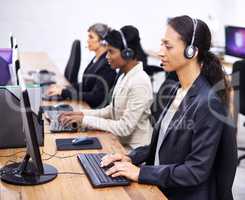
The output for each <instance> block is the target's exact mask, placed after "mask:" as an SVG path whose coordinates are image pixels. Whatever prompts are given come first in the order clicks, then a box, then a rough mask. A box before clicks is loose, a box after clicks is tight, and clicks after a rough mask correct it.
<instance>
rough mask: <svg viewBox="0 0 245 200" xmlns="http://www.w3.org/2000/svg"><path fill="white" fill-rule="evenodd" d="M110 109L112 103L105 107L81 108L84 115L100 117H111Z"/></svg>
mask: <svg viewBox="0 0 245 200" xmlns="http://www.w3.org/2000/svg"><path fill="white" fill-rule="evenodd" d="M111 110H112V105H111V104H109V105H108V106H106V107H105V108H101V109H86V110H85V109H84V110H82V112H83V114H84V115H85V116H94V117H101V118H105V119H108V118H112V116H111Z"/></svg>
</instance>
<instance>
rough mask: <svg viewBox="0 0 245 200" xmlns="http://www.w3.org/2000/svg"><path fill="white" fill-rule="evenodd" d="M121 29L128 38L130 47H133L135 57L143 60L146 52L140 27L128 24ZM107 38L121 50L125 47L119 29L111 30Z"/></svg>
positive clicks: (109, 42)
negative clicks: (141, 41)
mask: <svg viewBox="0 0 245 200" xmlns="http://www.w3.org/2000/svg"><path fill="white" fill-rule="evenodd" d="M120 30H121V31H122V33H123V35H124V37H125V39H126V42H127V46H128V48H131V49H132V50H133V51H134V59H135V58H136V59H137V60H141V61H142V60H143V59H144V58H145V56H146V54H145V52H144V50H143V48H142V46H141V43H140V36H139V31H138V29H137V28H135V27H134V26H131V25H128V26H123V27H122V28H121V29H120ZM105 40H106V41H107V43H108V44H110V45H111V46H113V47H114V48H117V49H120V51H122V50H123V49H124V45H123V41H122V38H121V34H120V32H119V31H117V30H111V31H110V32H109V33H108V34H107V36H106V37H105Z"/></svg>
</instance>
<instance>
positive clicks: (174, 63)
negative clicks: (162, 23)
mask: <svg viewBox="0 0 245 200" xmlns="http://www.w3.org/2000/svg"><path fill="white" fill-rule="evenodd" d="M185 46H186V45H185V43H184V42H183V40H182V39H181V36H180V35H179V33H177V32H176V31H175V30H174V29H173V28H172V27H171V26H169V25H168V26H167V29H166V31H165V35H164V38H163V39H162V40H161V48H160V51H159V56H160V57H161V63H162V64H163V68H164V70H165V71H167V72H172V71H177V70H179V69H181V68H182V67H183V66H185V65H186V64H187V63H188V61H189V60H188V59H186V58H185V57H184V49H185Z"/></svg>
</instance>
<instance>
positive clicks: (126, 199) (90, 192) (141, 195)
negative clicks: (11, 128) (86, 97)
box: [0, 53, 167, 200]
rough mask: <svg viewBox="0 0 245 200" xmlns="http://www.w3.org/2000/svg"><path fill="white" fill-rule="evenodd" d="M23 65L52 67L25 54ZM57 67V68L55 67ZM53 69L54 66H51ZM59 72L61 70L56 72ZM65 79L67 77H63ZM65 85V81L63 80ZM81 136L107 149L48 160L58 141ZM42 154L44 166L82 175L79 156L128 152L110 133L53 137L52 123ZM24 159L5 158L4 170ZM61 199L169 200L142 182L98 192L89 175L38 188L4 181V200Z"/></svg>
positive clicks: (43, 57)
mask: <svg viewBox="0 0 245 200" xmlns="http://www.w3.org/2000/svg"><path fill="white" fill-rule="evenodd" d="M21 62H22V63H23V66H30V63H31V65H33V66H35V67H40V68H42V67H47V66H49V65H50V64H51V62H50V59H49V58H48V56H47V54H46V53H25V54H21ZM53 66H54V65H53ZM49 69H50V70H51V66H50V67H49ZM56 73H57V71H56ZM63 79H64V78H63ZM61 81H63V82H65V80H61ZM72 105H73V106H74V108H80V107H84V106H86V105H84V104H82V103H77V102H72ZM79 135H89V136H94V137H98V138H99V140H100V142H101V144H102V146H103V149H102V150H86V151H84V150H83V151H82V150H81V151H60V152H58V153H57V155H56V156H62V157H64V156H71V155H74V156H73V157H69V158H63V159H60V158H55V157H53V158H52V159H49V160H46V161H45V159H47V158H49V157H50V156H48V155H47V154H46V153H49V154H53V153H55V151H56V146H55V139H56V138H70V137H76V136H79ZM20 151H25V149H5V150H0V156H3V155H9V154H15V153H17V152H20ZM40 151H41V153H42V159H43V162H44V163H48V164H51V165H53V166H55V167H56V168H57V169H58V171H59V172H79V173H83V169H82V168H81V166H80V164H79V163H78V161H77V158H76V154H77V153H88V152H89V153H97V152H121V153H123V152H125V150H124V148H123V147H122V146H121V144H120V143H119V142H118V140H117V138H116V137H115V136H113V135H112V134H110V133H105V132H100V131H90V132H84V133H72V134H51V133H50V132H49V127H48V124H46V125H45V144H44V147H41V148H40ZM23 156H24V152H22V153H19V154H17V155H15V156H12V157H5V158H4V157H1V158H0V166H1V167H2V166H3V165H5V163H6V162H7V161H8V160H9V159H11V160H15V161H20V160H21V158H22V157H23ZM12 199H13V200H15V199H18V200H20V199H23V200H34V199H35V200H39V199H40V200H44V199H45V200H47V199H52V200H56V199H57V200H61V199H64V200H65V199H79V200H81V199H85V200H90V199H93V200H94V199H95V200H97V199H104V200H110V199H111V200H114V199H117V200H120V199H121V200H144V199H145V200H148V199H157V200H158V199H162V200H166V199H167V198H166V197H165V196H164V195H163V194H162V192H161V191H160V190H159V189H158V188H157V187H156V186H151V185H142V184H138V183H132V184H131V185H130V186H126V187H112V188H102V189H94V188H93V187H92V186H91V184H90V182H89V180H88V178H87V177H86V175H74V174H73V175H71V174H69V175H67V174H66V175H65V174H60V175H58V177H57V178H56V179H55V180H53V181H51V182H49V183H46V184H43V185H37V186H14V185H9V184H6V183H4V182H0V200H12Z"/></svg>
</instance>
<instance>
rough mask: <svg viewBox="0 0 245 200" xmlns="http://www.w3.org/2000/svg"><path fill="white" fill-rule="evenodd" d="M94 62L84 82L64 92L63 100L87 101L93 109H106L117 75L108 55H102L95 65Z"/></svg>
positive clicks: (89, 66) (89, 65)
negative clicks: (107, 57)
mask: <svg viewBox="0 0 245 200" xmlns="http://www.w3.org/2000/svg"><path fill="white" fill-rule="evenodd" d="M93 60H94V59H93ZM93 60H92V61H91V62H90V63H89V64H88V66H87V68H86V69H85V71H84V73H83V77H82V82H80V83H77V84H74V85H73V86H69V87H67V88H65V89H64V90H63V91H62V94H61V96H62V97H63V98H70V99H78V100H82V101H85V102H86V103H88V104H89V106H90V107H91V108H98V107H104V106H105V105H107V104H108V96H109V93H110V90H111V89H112V86H113V85H114V83H115V78H116V74H117V73H116V71H115V70H114V69H112V68H111V66H110V65H109V63H108V62H107V59H106V53H104V54H103V55H101V56H100V58H99V59H98V60H97V61H96V62H95V63H93Z"/></svg>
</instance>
